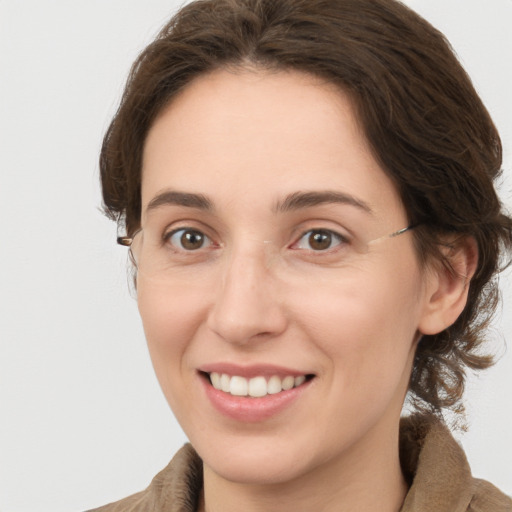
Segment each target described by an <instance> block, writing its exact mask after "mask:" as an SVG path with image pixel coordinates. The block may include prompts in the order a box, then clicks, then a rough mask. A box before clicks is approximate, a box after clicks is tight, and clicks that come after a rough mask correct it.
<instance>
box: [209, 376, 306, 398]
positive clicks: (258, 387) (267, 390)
mask: <svg viewBox="0 0 512 512" xmlns="http://www.w3.org/2000/svg"><path fill="white" fill-rule="evenodd" d="M201 374H202V375H203V376H204V378H205V379H206V380H207V381H208V382H209V384H210V385H211V386H212V387H213V388H214V389H216V390H218V391H222V392H224V393H226V394H228V395H231V396H237V397H249V398H263V397H265V396H267V395H278V394H279V393H282V392H283V391H289V390H291V389H293V388H298V387H300V386H302V385H303V384H304V383H306V382H309V381H310V380H312V379H313V378H314V375H311V374H306V375H285V376H280V375H271V376H264V375H257V376H254V377H251V378H246V377H242V376H240V375H229V374H227V373H219V372H201Z"/></svg>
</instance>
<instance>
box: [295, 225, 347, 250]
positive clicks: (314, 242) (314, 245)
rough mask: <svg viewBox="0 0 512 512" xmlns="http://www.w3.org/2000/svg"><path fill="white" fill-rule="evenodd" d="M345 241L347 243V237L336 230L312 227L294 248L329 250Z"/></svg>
mask: <svg viewBox="0 0 512 512" xmlns="http://www.w3.org/2000/svg"><path fill="white" fill-rule="evenodd" d="M345 243H347V239H346V238H345V237H343V236H342V235H340V234H338V233H335V232H334V231H330V230H328V229H311V230H310V231H308V232H306V233H304V234H303V235H302V236H301V237H300V239H299V240H298V241H297V243H296V244H294V249H306V250H308V251H327V250H329V249H332V248H334V247H338V246H341V245H343V244H345Z"/></svg>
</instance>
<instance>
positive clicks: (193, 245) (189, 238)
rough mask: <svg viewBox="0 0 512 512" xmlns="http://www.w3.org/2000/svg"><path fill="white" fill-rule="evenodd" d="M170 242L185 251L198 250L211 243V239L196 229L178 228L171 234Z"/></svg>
mask: <svg viewBox="0 0 512 512" xmlns="http://www.w3.org/2000/svg"><path fill="white" fill-rule="evenodd" d="M169 242H170V243H171V245H173V246H174V247H176V248H177V249H181V250H184V251H197V250H198V249H202V248H204V247H206V246H209V245H211V240H210V239H209V238H208V237H207V236H206V235H205V234H204V233H201V231H197V230H195V229H178V230H176V231H174V232H173V233H171V234H170V236H169Z"/></svg>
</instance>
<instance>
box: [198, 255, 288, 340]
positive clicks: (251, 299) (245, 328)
mask: <svg viewBox="0 0 512 512" xmlns="http://www.w3.org/2000/svg"><path fill="white" fill-rule="evenodd" d="M278 288H279V286H277V282H276V279H275V277H274V276H273V275H272V273H271V271H270V270H269V268H268V265H266V262H265V258H264V257H261V255H257V254H253V255H250V256H249V255H247V254H246V255H245V256H244V255H242V254H239V255H233V256H232V257H231V258H229V260H228V261H226V262H225V268H223V271H222V277H221V279H219V285H218V289H217V290H216V293H215V303H214V304H213V305H212V308H211V310H210V312H209V315H208V321H207V323H208V327H209V328H210V329H211V330H212V331H213V332H215V333H216V334H217V335H218V336H220V337H221V338H222V339H223V340H225V341H227V342H230V343H236V344H240V345H245V344H248V343H250V342H253V341H256V340H260V341H262V340H266V339H270V338H273V337H276V336H278V335H279V334H281V333H282V332H283V331H284V330H285V329H286V326H287V318H286V314H285V308H284V304H283V301H282V300H281V299H280V297H281V295H282V294H281V293H280V291H282V290H279V289H278Z"/></svg>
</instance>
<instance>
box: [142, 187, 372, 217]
mask: <svg viewBox="0 0 512 512" xmlns="http://www.w3.org/2000/svg"><path fill="white" fill-rule="evenodd" d="M329 203H331V204H346V205H349V206H354V207H356V208H359V209H360V210H362V211H364V212H366V213H370V214H372V213H373V211H372V209H371V208H370V206H369V205H368V204H367V203H365V202H364V201H362V200H360V199H358V198H356V197H354V196H352V195H350V194H345V193H344V192H338V191H335V190H323V191H311V192H294V193H293V194H289V195H288V196H286V197H285V198H284V199H283V200H282V201H278V202H277V203H276V204H275V205H274V207H273V211H274V212H276V213H286V212H289V211H296V210H301V209H305V208H311V207H313V206H318V205H321V204H329ZM166 205H177V206H184V207H187V208H196V209H198V210H204V211H212V210H213V209H214V207H213V203H212V201H211V200H210V199H208V197H206V196H205V195H203V194H194V193H191V192H179V191H176V190H165V191H164V192H161V193H160V194H157V195H156V196H155V197H154V198H153V199H151V201H150V202H149V203H148V206H147V208H146V210H147V211H151V210H156V209H158V208H160V207H161V206H166Z"/></svg>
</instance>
